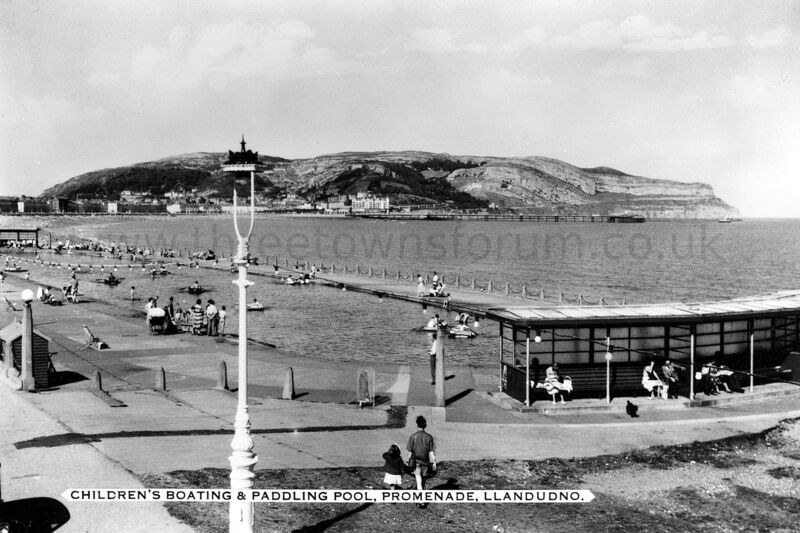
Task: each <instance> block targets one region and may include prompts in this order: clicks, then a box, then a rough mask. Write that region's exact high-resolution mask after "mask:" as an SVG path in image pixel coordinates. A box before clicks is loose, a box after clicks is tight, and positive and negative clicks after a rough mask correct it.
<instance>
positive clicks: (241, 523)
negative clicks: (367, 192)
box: [222, 137, 258, 533]
mask: <svg viewBox="0 0 800 533" xmlns="http://www.w3.org/2000/svg"><path fill="white" fill-rule="evenodd" d="M244 148H245V142H244V137H242V151H241V152H240V153H234V152H230V155H229V159H228V163H226V164H224V165H223V166H222V170H223V171H225V172H233V173H234V176H236V175H237V174H238V173H246V172H249V173H250V226H249V228H248V229H247V232H246V233H244V234H243V233H242V232H241V231H240V230H239V222H238V217H237V202H236V199H237V196H236V186H235V185H236V183H235V178H234V189H233V227H234V229H235V230H236V236H237V238H238V239H239V246H238V249H237V252H236V257H234V258H233V264H235V265H236V266H237V267H238V270H239V276H238V278H237V279H236V280H234V281H233V283H234V284H235V285H237V286H238V287H239V390H238V404H237V406H236V418H235V419H234V424H233V427H234V434H233V440H232V441H231V450H232V453H231V456H230V458H229V460H230V463H231V489H232V490H233V491H234V495H233V497H232V498H231V504H230V510H229V519H230V520H229V531H231V532H232V533H233V532H235V533H252V531H253V524H254V522H255V513H254V509H253V502H252V501H247V498H246V499H245V500H239V499H238V498H237V497H236V491H239V490H244V491H248V490H249V489H251V488H252V487H253V480H254V479H255V472H254V469H255V465H256V463H257V462H258V456H257V455H256V454H255V453H253V447H254V443H253V437H252V435H251V434H250V413H249V408H248V405H247V288H248V287H250V286H251V285H253V282H252V281H249V280H248V279H247V260H248V257H249V254H250V242H249V241H250V235H251V234H252V233H253V223H254V222H255V171H256V170H257V167H258V154H257V153H256V154H253V153H252V152H250V151H249V150H248V151H247V152H245V149H244Z"/></svg>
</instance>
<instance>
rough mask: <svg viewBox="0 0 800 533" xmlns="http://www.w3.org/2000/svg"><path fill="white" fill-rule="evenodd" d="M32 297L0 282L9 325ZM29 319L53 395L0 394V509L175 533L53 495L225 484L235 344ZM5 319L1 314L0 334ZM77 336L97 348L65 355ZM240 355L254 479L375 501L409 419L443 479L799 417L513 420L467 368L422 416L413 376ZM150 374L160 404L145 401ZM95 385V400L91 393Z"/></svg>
mask: <svg viewBox="0 0 800 533" xmlns="http://www.w3.org/2000/svg"><path fill="white" fill-rule="evenodd" d="M270 269H271V267H270ZM266 273H267V272H265V274H266ZM35 281H36V280H29V281H25V280H24V279H22V277H21V276H19V275H11V276H9V277H8V278H7V279H6V284H5V291H6V296H7V297H8V298H9V300H10V301H11V302H12V303H14V304H15V306H16V307H17V308H20V309H21V308H22V303H21V299H20V296H19V295H20V292H21V291H22V290H23V289H25V288H30V289H35V286H36V283H35ZM330 281H331V282H343V281H340V280H336V279H333V278H331V279H330ZM375 281H377V280H375ZM33 307H34V309H33V314H34V323H35V327H36V328H37V329H39V330H40V331H41V332H42V333H44V334H45V335H47V336H48V337H50V338H51V339H52V343H51V345H50V351H51V352H52V359H53V362H54V365H55V368H56V370H57V371H58V375H59V377H60V378H61V382H60V383H58V384H57V385H55V386H54V387H52V388H51V389H48V390H43V391H40V392H38V393H35V394H31V393H25V392H19V391H15V390H12V389H11V388H10V387H7V386H0V402H2V405H3V412H4V415H5V416H3V417H0V431H1V432H2V437H0V462H1V463H2V498H3V500H4V501H5V502H13V501H19V500H23V499H26V498H52V499H53V500H55V501H57V502H60V504H61V505H63V506H65V508H66V510H67V511H68V513H69V520H68V521H67V522H66V524H65V525H64V526H63V527H62V528H61V529H59V531H67V532H71V531H76V532H77V531H98V532H100V531H189V528H187V527H186V526H185V525H183V524H181V523H180V522H178V521H177V520H176V519H174V518H172V517H171V516H169V515H168V513H167V512H166V510H165V508H164V507H163V506H162V505H161V504H159V503H119V502H116V503H109V502H103V503H85V502H77V503H76V502H66V501H64V500H62V499H61V498H60V494H61V493H62V492H63V491H65V490H66V489H68V488H140V487H142V483H141V481H140V479H139V476H142V475H144V474H157V473H162V472H170V471H174V470H180V469H186V470H197V469H201V468H205V467H217V468H229V467H230V465H229V463H228V456H229V455H230V441H231V438H232V434H233V432H232V427H233V418H234V414H235V410H236V395H235V393H234V392H230V391H226V390H222V389H220V388H218V387H217V385H218V373H219V367H220V362H221V361H224V362H225V363H226V365H227V370H228V376H230V378H229V379H230V388H233V389H235V387H236V383H235V376H236V375H237V360H236V350H237V347H236V343H235V341H236V339H231V338H228V337H226V338H213V337H200V336H191V335H188V334H176V335H165V336H152V335H149V334H148V331H147V328H146V325H145V322H144V316H143V314H142V316H141V317H139V316H131V315H130V312H129V311H128V312H122V311H121V310H120V309H118V308H116V307H114V306H113V305H109V304H106V303H103V302H92V301H87V302H82V303H80V304H77V305H71V304H69V305H65V306H60V307H51V306H46V305H42V304H40V303H38V302H34V304H33ZM21 315H22V313H21V312H15V311H12V310H3V311H2V312H0V326H4V325H5V324H7V323H9V322H11V321H12V320H14V318H15V317H18V318H19V319H21ZM82 324H86V325H87V326H88V327H89V328H90V329H91V331H92V333H94V334H95V335H96V336H98V337H100V338H102V339H103V340H104V341H105V342H107V343H108V345H109V347H110V348H109V349H108V350H102V351H96V350H91V349H89V350H79V348H80V346H81V344H82V343H83V331H82V328H81V326H82ZM228 329H229V331H230V330H233V329H234V327H230V326H229V328H228ZM249 353H250V378H249V382H250V386H249V389H248V390H249V393H250V400H249V403H250V413H251V420H252V433H253V438H254V442H255V452H256V453H257V454H258V456H259V462H258V464H257V465H256V468H257V469H284V468H324V467H345V466H374V467H375V483H376V485H378V484H379V483H380V479H381V478H382V473H381V471H380V466H381V465H382V464H383V461H382V459H381V453H382V452H383V451H385V449H386V448H387V447H388V445H389V444H390V443H392V442H397V443H400V445H401V448H404V443H405V441H406V439H407V438H408V435H410V434H411V433H412V432H413V431H414V418H415V417H416V415H418V414H422V415H425V416H426V417H428V420H429V430H430V432H431V433H432V434H433V435H434V436H435V438H436V440H437V449H438V451H439V458H440V461H442V462H443V464H442V468H443V469H446V464H447V462H448V461H457V460H472V459H486V458H491V459H503V458H508V459H544V458H548V457H562V458H567V457H589V456H596V455H601V454H607V453H620V452H625V451H630V450H634V449H639V448H643V447H647V446H652V445H659V444H676V443H682V442H691V441H695V440H713V439H719V438H723V437H726V436H731V435H737V434H742V433H751V432H758V431H762V430H764V429H766V428H769V427H771V426H773V425H775V424H776V423H777V422H778V421H779V420H781V419H784V418H791V417H798V416H800V407H799V406H798V398H800V388H798V387H794V388H793V386H791V385H770V386H765V387H758V388H757V389H756V391H755V392H754V393H749V392H748V393H745V394H740V395H735V396H724V397H722V399H721V400H718V401H714V402H709V405H707V406H704V407H692V408H688V407H686V406H685V405H684V404H683V403H682V402H679V401H673V402H664V401H653V402H648V401H647V400H641V401H639V400H637V404H638V405H639V406H640V410H639V415H640V417H639V418H637V419H635V420H633V419H630V418H628V417H627V415H626V414H625V402H624V400H625V399H622V400H621V401H620V400H616V401H614V402H612V404H611V406H610V407H609V406H608V405H606V404H604V403H603V402H600V401H597V400H576V401H574V402H570V403H569V404H567V405H565V406H561V405H558V406H555V407H548V408H546V409H542V410H541V411H539V412H535V413H520V412H518V411H516V410H514V409H512V408H511V407H512V403H513V402H511V401H510V400H509V399H507V398H504V397H503V396H502V395H500V394H498V393H497V386H498V385H499V375H498V373H499V370H498V369H497V368H495V367H471V366H469V365H448V366H447V367H446V375H447V376H448V379H447V381H446V399H447V400H446V402H447V406H446V408H435V407H433V405H434V403H435V398H434V391H433V387H431V385H430V373H429V368H428V365H427V364H420V365H397V364H381V365H367V364H363V365H362V364H348V363H334V362H330V361H321V360H318V359H314V358H311V357H301V356H296V355H292V354H288V353H285V352H282V351H280V350H277V349H273V348H270V347H268V346H264V345H263V344H251V346H250V348H249ZM366 366H370V367H372V368H374V369H375V372H376V393H377V396H378V402H377V403H378V405H377V406H376V407H375V408H366V409H359V408H358V406H357V405H354V403H353V402H354V400H355V386H356V375H357V371H358V369H359V368H362V367H366ZM288 367H291V368H292V369H293V372H294V380H295V389H296V399H295V400H291V401H289V400H281V399H279V398H280V396H281V392H282V390H283V383H284V376H285V373H286V369H287V368H288ZM162 368H163V369H164V373H165V376H166V390H159V389H157V387H156V383H157V376H158V374H159V373H160V371H161V369H162ZM97 372H99V373H100V375H101V376H102V382H103V389H104V391H105V392H99V391H97V390H96V389H95V388H94V383H93V381H94V379H93V378H94V375H95V374H96V373H97ZM6 381H7V380H6ZM6 384H7V383H6ZM222 488H224V487H222Z"/></svg>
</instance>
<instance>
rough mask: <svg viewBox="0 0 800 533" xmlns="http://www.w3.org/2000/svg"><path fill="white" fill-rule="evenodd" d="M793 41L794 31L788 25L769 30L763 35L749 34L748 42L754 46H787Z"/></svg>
mask: <svg viewBox="0 0 800 533" xmlns="http://www.w3.org/2000/svg"><path fill="white" fill-rule="evenodd" d="M791 41H792V32H791V31H790V30H789V28H787V27H786V26H781V27H780V28H775V29H773V30H768V31H765V32H764V33H762V34H761V35H748V36H747V44H749V45H750V46H752V47H753V48H771V47H773V46H785V45H787V44H789V43H790V42H791Z"/></svg>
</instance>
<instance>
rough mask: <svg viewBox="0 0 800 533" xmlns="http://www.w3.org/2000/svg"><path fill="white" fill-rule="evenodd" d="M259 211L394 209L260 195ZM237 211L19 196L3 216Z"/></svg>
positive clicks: (176, 196)
mask: <svg viewBox="0 0 800 533" xmlns="http://www.w3.org/2000/svg"><path fill="white" fill-rule="evenodd" d="M255 203H256V209H257V210H258V211H265V212H266V211H274V212H286V211H290V212H315V213H339V214H347V213H387V212H389V210H390V209H391V201H390V200H389V197H388V196H384V197H377V196H373V195H371V194H368V193H363V192H360V193H358V194H351V195H341V196H334V197H331V198H328V199H326V200H324V201H319V202H313V203H312V202H309V201H308V200H306V199H305V198H302V197H300V196H297V195H295V194H289V195H287V196H286V197H285V198H282V199H280V200H276V199H274V198H264V197H262V196H259V195H256V198H255ZM232 210H233V204H232V203H231V201H230V200H223V199H218V198H208V199H206V198H198V197H196V196H187V195H186V194H185V193H168V194H166V195H164V196H162V197H153V196H150V195H145V194H144V193H138V192H135V191H122V192H121V193H120V200H119V201H108V200H103V199H98V198H81V197H78V198H77V199H75V200H70V199H67V198H43V197H30V196H23V197H16V196H0V213H59V214H61V213H75V214H81V213H89V214H91V213H94V214H101V213H103V214H105V213H108V214H130V213H133V214H148V213H152V214H158V213H164V214H173V215H174V214H178V213H190V214H191V213H226V212H231V211H232Z"/></svg>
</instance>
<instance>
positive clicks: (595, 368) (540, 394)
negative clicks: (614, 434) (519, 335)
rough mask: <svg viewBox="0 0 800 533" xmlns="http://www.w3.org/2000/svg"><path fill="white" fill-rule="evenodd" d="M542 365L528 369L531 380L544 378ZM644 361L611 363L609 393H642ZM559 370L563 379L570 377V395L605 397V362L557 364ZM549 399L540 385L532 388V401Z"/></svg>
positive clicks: (643, 392) (627, 394) (535, 380)
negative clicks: (594, 363)
mask: <svg viewBox="0 0 800 533" xmlns="http://www.w3.org/2000/svg"><path fill="white" fill-rule="evenodd" d="M545 369H546V367H544V366H539V367H537V368H536V369H531V381H533V382H534V383H540V382H542V381H544V375H545ZM643 370H644V363H616V364H612V365H611V395H612V396H633V397H636V396H637V395H640V394H645V393H646V392H647V391H646V390H645V389H644V387H643V386H642V371H643ZM558 373H559V374H560V375H561V377H562V378H565V377H567V376H569V378H570V379H571V380H572V389H573V391H572V394H571V395H570V396H571V397H572V398H597V399H602V398H605V397H606V365H604V364H596V365H559V367H558ZM545 399H550V395H549V394H548V393H547V391H546V390H545V389H543V388H532V389H531V400H545Z"/></svg>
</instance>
